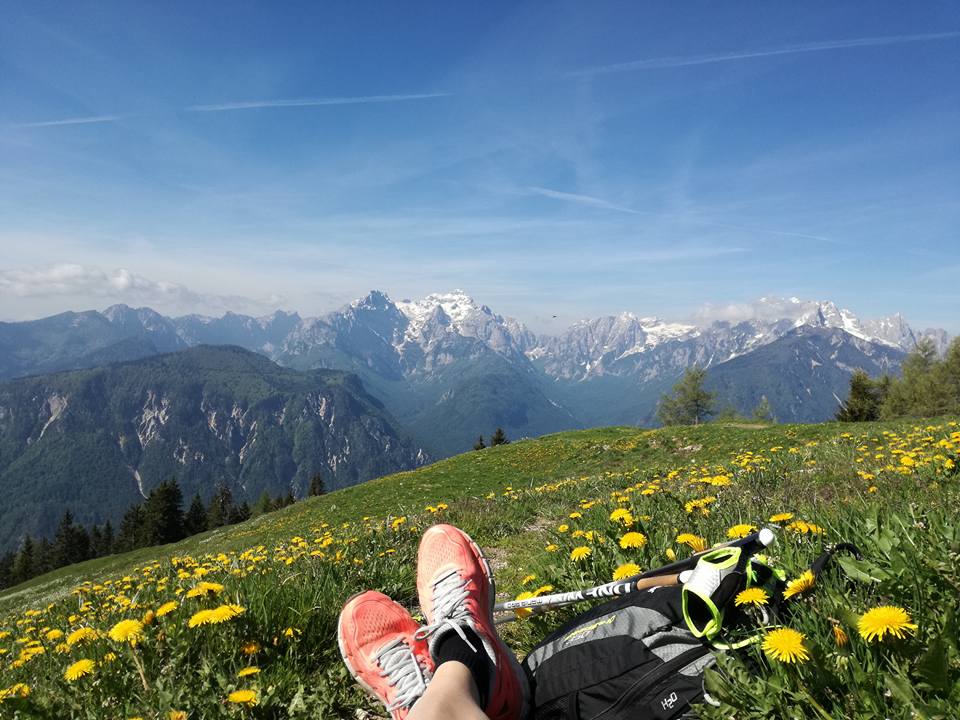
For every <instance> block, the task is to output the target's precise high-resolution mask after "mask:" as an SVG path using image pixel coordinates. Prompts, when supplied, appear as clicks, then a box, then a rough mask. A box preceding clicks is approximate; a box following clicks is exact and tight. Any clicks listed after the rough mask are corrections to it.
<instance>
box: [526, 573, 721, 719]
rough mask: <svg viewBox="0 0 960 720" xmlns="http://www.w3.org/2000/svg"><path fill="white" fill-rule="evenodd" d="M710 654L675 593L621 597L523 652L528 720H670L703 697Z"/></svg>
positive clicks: (662, 590)
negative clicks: (688, 624)
mask: <svg viewBox="0 0 960 720" xmlns="http://www.w3.org/2000/svg"><path fill="white" fill-rule="evenodd" d="M628 628H629V632H625V631H626V630H627V629H628ZM601 634H602V635H604V636H603V637H594V636H597V635H601ZM709 655H710V649H709V648H708V647H707V646H706V645H704V644H703V643H702V642H701V641H699V640H697V639H696V638H694V637H693V635H692V634H691V633H690V632H689V630H687V629H686V626H685V625H684V622H683V615H682V606H681V596H680V591H679V588H676V587H663V588H658V589H656V590H654V591H652V592H643V593H632V594H630V595H625V596H623V597H621V598H617V599H615V600H612V601H610V602H607V603H604V604H602V605H598V606H595V607H593V608H591V609H590V610H588V611H587V612H585V613H583V614H582V615H580V616H578V617H576V618H574V619H573V620H572V621H570V622H569V623H567V624H566V625H564V626H563V627H561V628H560V629H559V630H557V631H556V632H554V633H551V634H550V635H549V636H548V637H547V638H545V639H544V641H543V642H542V643H541V644H540V645H538V646H537V648H535V649H534V651H532V652H531V653H530V654H528V656H527V658H526V659H525V660H524V668H525V670H526V671H527V673H528V676H529V677H530V678H531V680H532V682H531V688H532V694H533V698H532V706H533V718H534V719H535V720H594V719H596V720H627V719H628V718H629V720H644V719H647V718H650V719H656V720H674V719H675V718H679V717H681V716H683V715H684V714H685V713H687V712H689V710H690V705H691V703H694V702H697V701H699V700H701V699H702V697H703V669H704V668H705V667H706V666H707V665H709V664H711V663H712V658H710V657H707V656H709ZM697 661H701V662H700V664H699V665H693V664H694V663H697ZM700 665H702V666H703V667H700ZM681 670H684V671H685V674H684V673H681Z"/></svg>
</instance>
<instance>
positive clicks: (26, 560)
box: [13, 535, 36, 585]
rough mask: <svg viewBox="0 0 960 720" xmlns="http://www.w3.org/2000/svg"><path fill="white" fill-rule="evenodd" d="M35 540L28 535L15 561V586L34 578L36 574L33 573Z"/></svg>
mask: <svg viewBox="0 0 960 720" xmlns="http://www.w3.org/2000/svg"><path fill="white" fill-rule="evenodd" d="M33 551H34V547H33V538H31V537H30V536H29V535H27V536H26V537H25V538H24V539H23V543H22V544H21V545H20V549H19V550H18V551H17V557H16V559H15V560H14V561H13V584H14V585H16V584H17V583H22V582H24V581H26V580H29V579H30V578H32V577H33V576H34V575H35V574H36V573H34V571H33Z"/></svg>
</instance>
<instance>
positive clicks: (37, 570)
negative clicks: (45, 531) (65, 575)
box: [33, 538, 62, 577]
mask: <svg viewBox="0 0 960 720" xmlns="http://www.w3.org/2000/svg"><path fill="white" fill-rule="evenodd" d="M55 555H56V553H55V551H54V545H53V543H52V542H50V541H49V540H48V539H47V538H40V539H39V540H37V541H36V542H35V543H34V544H33V577H36V576H37V575H43V574H44V573H46V572H50V571H51V570H56V569H57V568H58V567H62V566H60V565H57V564H56V557H55Z"/></svg>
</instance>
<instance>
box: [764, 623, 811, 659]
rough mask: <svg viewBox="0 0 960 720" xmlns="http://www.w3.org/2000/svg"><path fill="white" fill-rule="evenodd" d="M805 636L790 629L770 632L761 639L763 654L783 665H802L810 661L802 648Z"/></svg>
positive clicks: (805, 649)
mask: <svg viewBox="0 0 960 720" xmlns="http://www.w3.org/2000/svg"><path fill="white" fill-rule="evenodd" d="M804 639H805V636H804V634H803V633H799V632H797V631H796V630H793V629H791V628H778V629H777V630H771V631H770V632H768V633H767V635H766V637H765V638H764V639H763V645H761V647H762V648H763V652H764V653H766V655H767V657H769V658H771V659H772V660H777V661H779V662H784V663H793V662H795V663H802V662H806V661H807V660H809V659H810V653H809V652H808V651H807V648H806V647H805V646H804V644H803V641H804Z"/></svg>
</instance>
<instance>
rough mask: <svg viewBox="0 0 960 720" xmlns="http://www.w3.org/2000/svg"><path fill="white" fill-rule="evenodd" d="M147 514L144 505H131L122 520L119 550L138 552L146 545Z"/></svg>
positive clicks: (118, 539)
mask: <svg viewBox="0 0 960 720" xmlns="http://www.w3.org/2000/svg"><path fill="white" fill-rule="evenodd" d="M145 521H146V514H145V513H144V511H143V505H142V504H137V505H131V506H130V507H129V508H128V509H127V512H125V513H124V515H123V519H122V520H120V532H119V536H118V537H117V543H116V544H117V549H119V550H122V551H127V550H136V549H137V548H140V547H143V546H144V545H146V544H147V543H146V539H145V536H146V533H145Z"/></svg>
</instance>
